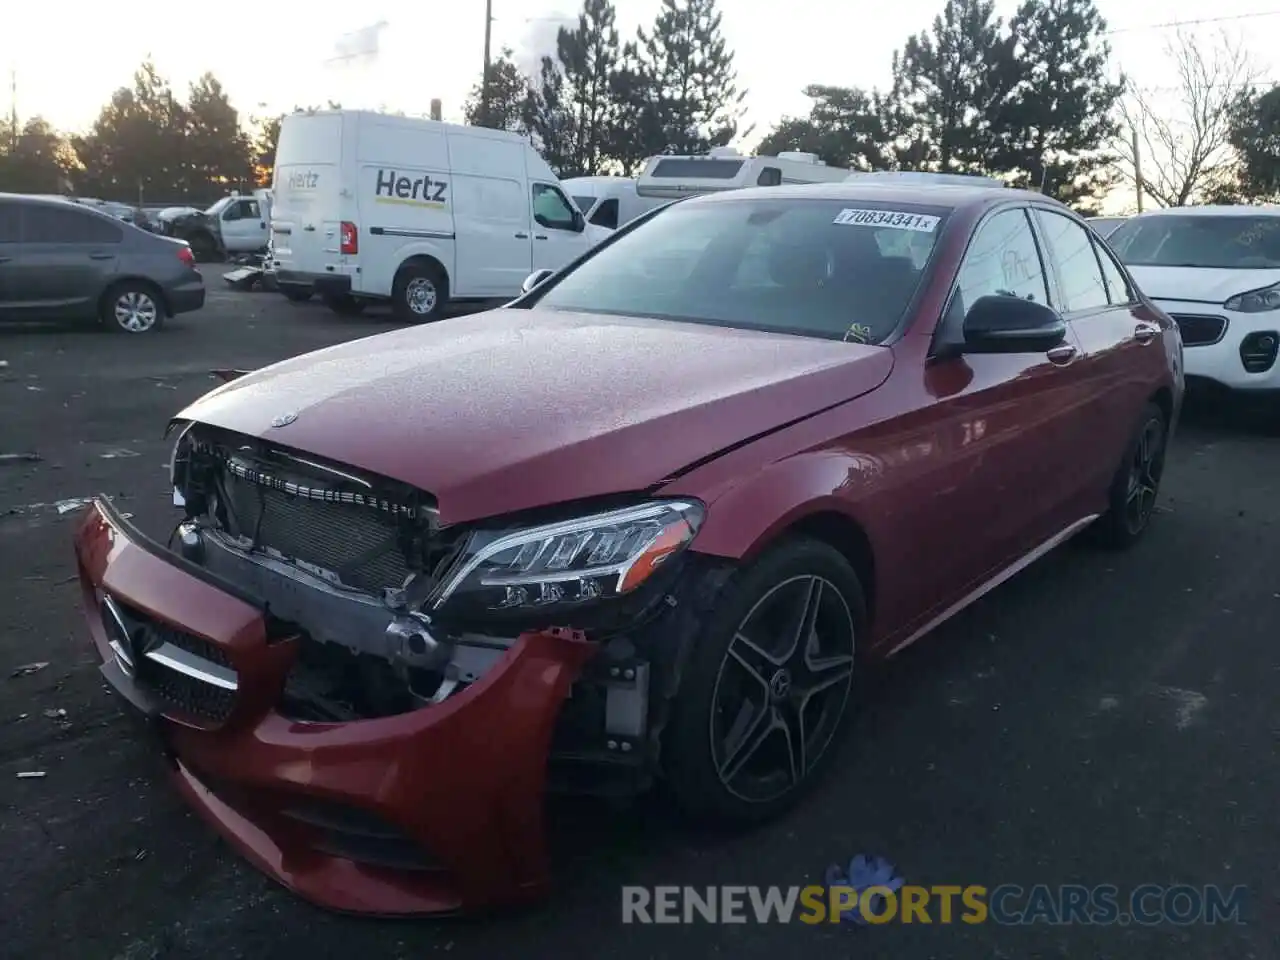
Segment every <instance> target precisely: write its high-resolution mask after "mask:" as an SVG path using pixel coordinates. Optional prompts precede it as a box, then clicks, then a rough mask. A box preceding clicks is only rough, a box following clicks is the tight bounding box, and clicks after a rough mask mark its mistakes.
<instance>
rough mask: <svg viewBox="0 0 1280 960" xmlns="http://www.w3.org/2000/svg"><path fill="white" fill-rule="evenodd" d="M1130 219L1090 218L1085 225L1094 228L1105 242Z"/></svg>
mask: <svg viewBox="0 0 1280 960" xmlns="http://www.w3.org/2000/svg"><path fill="white" fill-rule="evenodd" d="M1128 219H1129V218H1128V217H1089V219H1087V220H1086V221H1085V223H1087V224H1089V226H1091V227H1093V229H1094V230H1095V231H1097V234H1098V236H1100V237H1102V239H1104V240H1105V239H1106V238H1107V237H1109V236H1111V234H1113V233H1115V231H1116V228H1117V227H1119V226H1120V224H1122V223H1124V222H1125V221H1126V220H1128Z"/></svg>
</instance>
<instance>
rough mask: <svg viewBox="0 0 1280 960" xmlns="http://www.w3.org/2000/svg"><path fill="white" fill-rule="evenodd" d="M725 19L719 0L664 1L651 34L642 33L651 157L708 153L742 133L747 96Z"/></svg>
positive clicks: (640, 46) (640, 45)
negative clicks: (648, 90) (739, 82)
mask: <svg viewBox="0 0 1280 960" xmlns="http://www.w3.org/2000/svg"><path fill="white" fill-rule="evenodd" d="M720 19H721V17H720V12H719V10H718V9H717V7H716V0H662V9H661V10H660V11H659V13H658V16H657V18H656V19H655V20H654V22H653V26H652V28H651V29H650V31H649V32H648V33H645V32H644V31H640V33H639V51H638V53H639V59H640V62H641V63H642V64H643V68H642V70H641V71H640V74H641V76H642V77H643V78H644V79H645V80H646V81H647V82H648V83H649V84H651V85H652V86H651V98H650V101H649V110H650V114H649V120H648V121H647V124H646V126H647V129H649V130H650V131H651V135H652V136H653V137H654V139H653V141H652V143H651V144H650V146H651V147H652V148H654V149H651V150H650V151H649V152H650V153H662V152H666V153H676V154H695V153H705V152H706V151H707V150H708V149H710V148H711V147H715V146H722V145H724V144H727V143H728V142H729V141H730V140H732V139H733V138H734V137H735V136H736V135H737V134H738V133H739V130H738V124H739V123H740V121H741V119H742V115H743V107H742V102H743V99H744V98H745V97H746V91H745V90H743V91H739V90H738V87H737V72H736V71H735V69H734V65H733V52H732V51H730V50H729V48H728V45H727V44H726V42H725V39H724V36H723V34H722V33H721V29H720Z"/></svg>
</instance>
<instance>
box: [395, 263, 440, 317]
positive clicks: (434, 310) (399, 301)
mask: <svg viewBox="0 0 1280 960" xmlns="http://www.w3.org/2000/svg"><path fill="white" fill-rule="evenodd" d="M448 299H449V282H448V280H446V279H445V276H444V271H442V270H441V269H440V268H439V267H436V266H434V265H433V264H429V263H408V264H405V265H404V266H403V267H401V268H400V270H399V272H398V273H396V280H395V284H394V285H393V286H392V289H391V304H392V309H394V310H395V314H396V319H397V320H400V321H401V322H403V323H429V322H430V321H432V320H439V319H440V317H441V316H443V315H444V305H445V303H446V302H447V301H448Z"/></svg>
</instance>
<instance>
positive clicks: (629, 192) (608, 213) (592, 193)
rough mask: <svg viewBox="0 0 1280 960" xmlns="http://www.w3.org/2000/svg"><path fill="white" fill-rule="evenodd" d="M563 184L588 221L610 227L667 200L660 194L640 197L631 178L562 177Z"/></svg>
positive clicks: (597, 225) (615, 227)
mask: <svg viewBox="0 0 1280 960" xmlns="http://www.w3.org/2000/svg"><path fill="white" fill-rule="evenodd" d="M560 186H562V187H564V190H565V193H567V194H569V198H570V199H571V200H573V202H574V203H576V204H577V205H578V209H579V210H581V211H582V214H583V216H585V217H586V218H587V223H589V224H591V225H592V226H596V227H605V228H607V229H609V230H616V229H617V228H618V227H620V226H622V225H623V224H624V223H628V222H629V221H631V220H634V219H635V218H636V217H638V216H640V214H642V213H648V212H649V211H650V210H652V209H653V208H654V207H660V206H662V204H664V203H666V200H664V199H662V198H660V197H642V196H640V194H639V192H638V191H637V189H636V181H635V180H634V179H633V178H631V177H574V178H572V179H571V180H561V181H560Z"/></svg>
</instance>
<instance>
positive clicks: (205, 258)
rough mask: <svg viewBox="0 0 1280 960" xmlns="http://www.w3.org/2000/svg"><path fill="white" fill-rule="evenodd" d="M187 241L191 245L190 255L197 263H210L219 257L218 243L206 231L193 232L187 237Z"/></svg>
mask: <svg viewBox="0 0 1280 960" xmlns="http://www.w3.org/2000/svg"><path fill="white" fill-rule="evenodd" d="M187 243H188V244H189V245H190V247H191V255H192V256H193V257H194V258H195V259H196V262H197V263H211V262H213V261H215V260H218V259H220V258H219V256H218V244H217V242H216V241H215V240H214V239H213V237H211V236H210V235H209V234H207V233H203V232H201V233H193V234H192V235H191V236H190V238H188V240H187Z"/></svg>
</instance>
